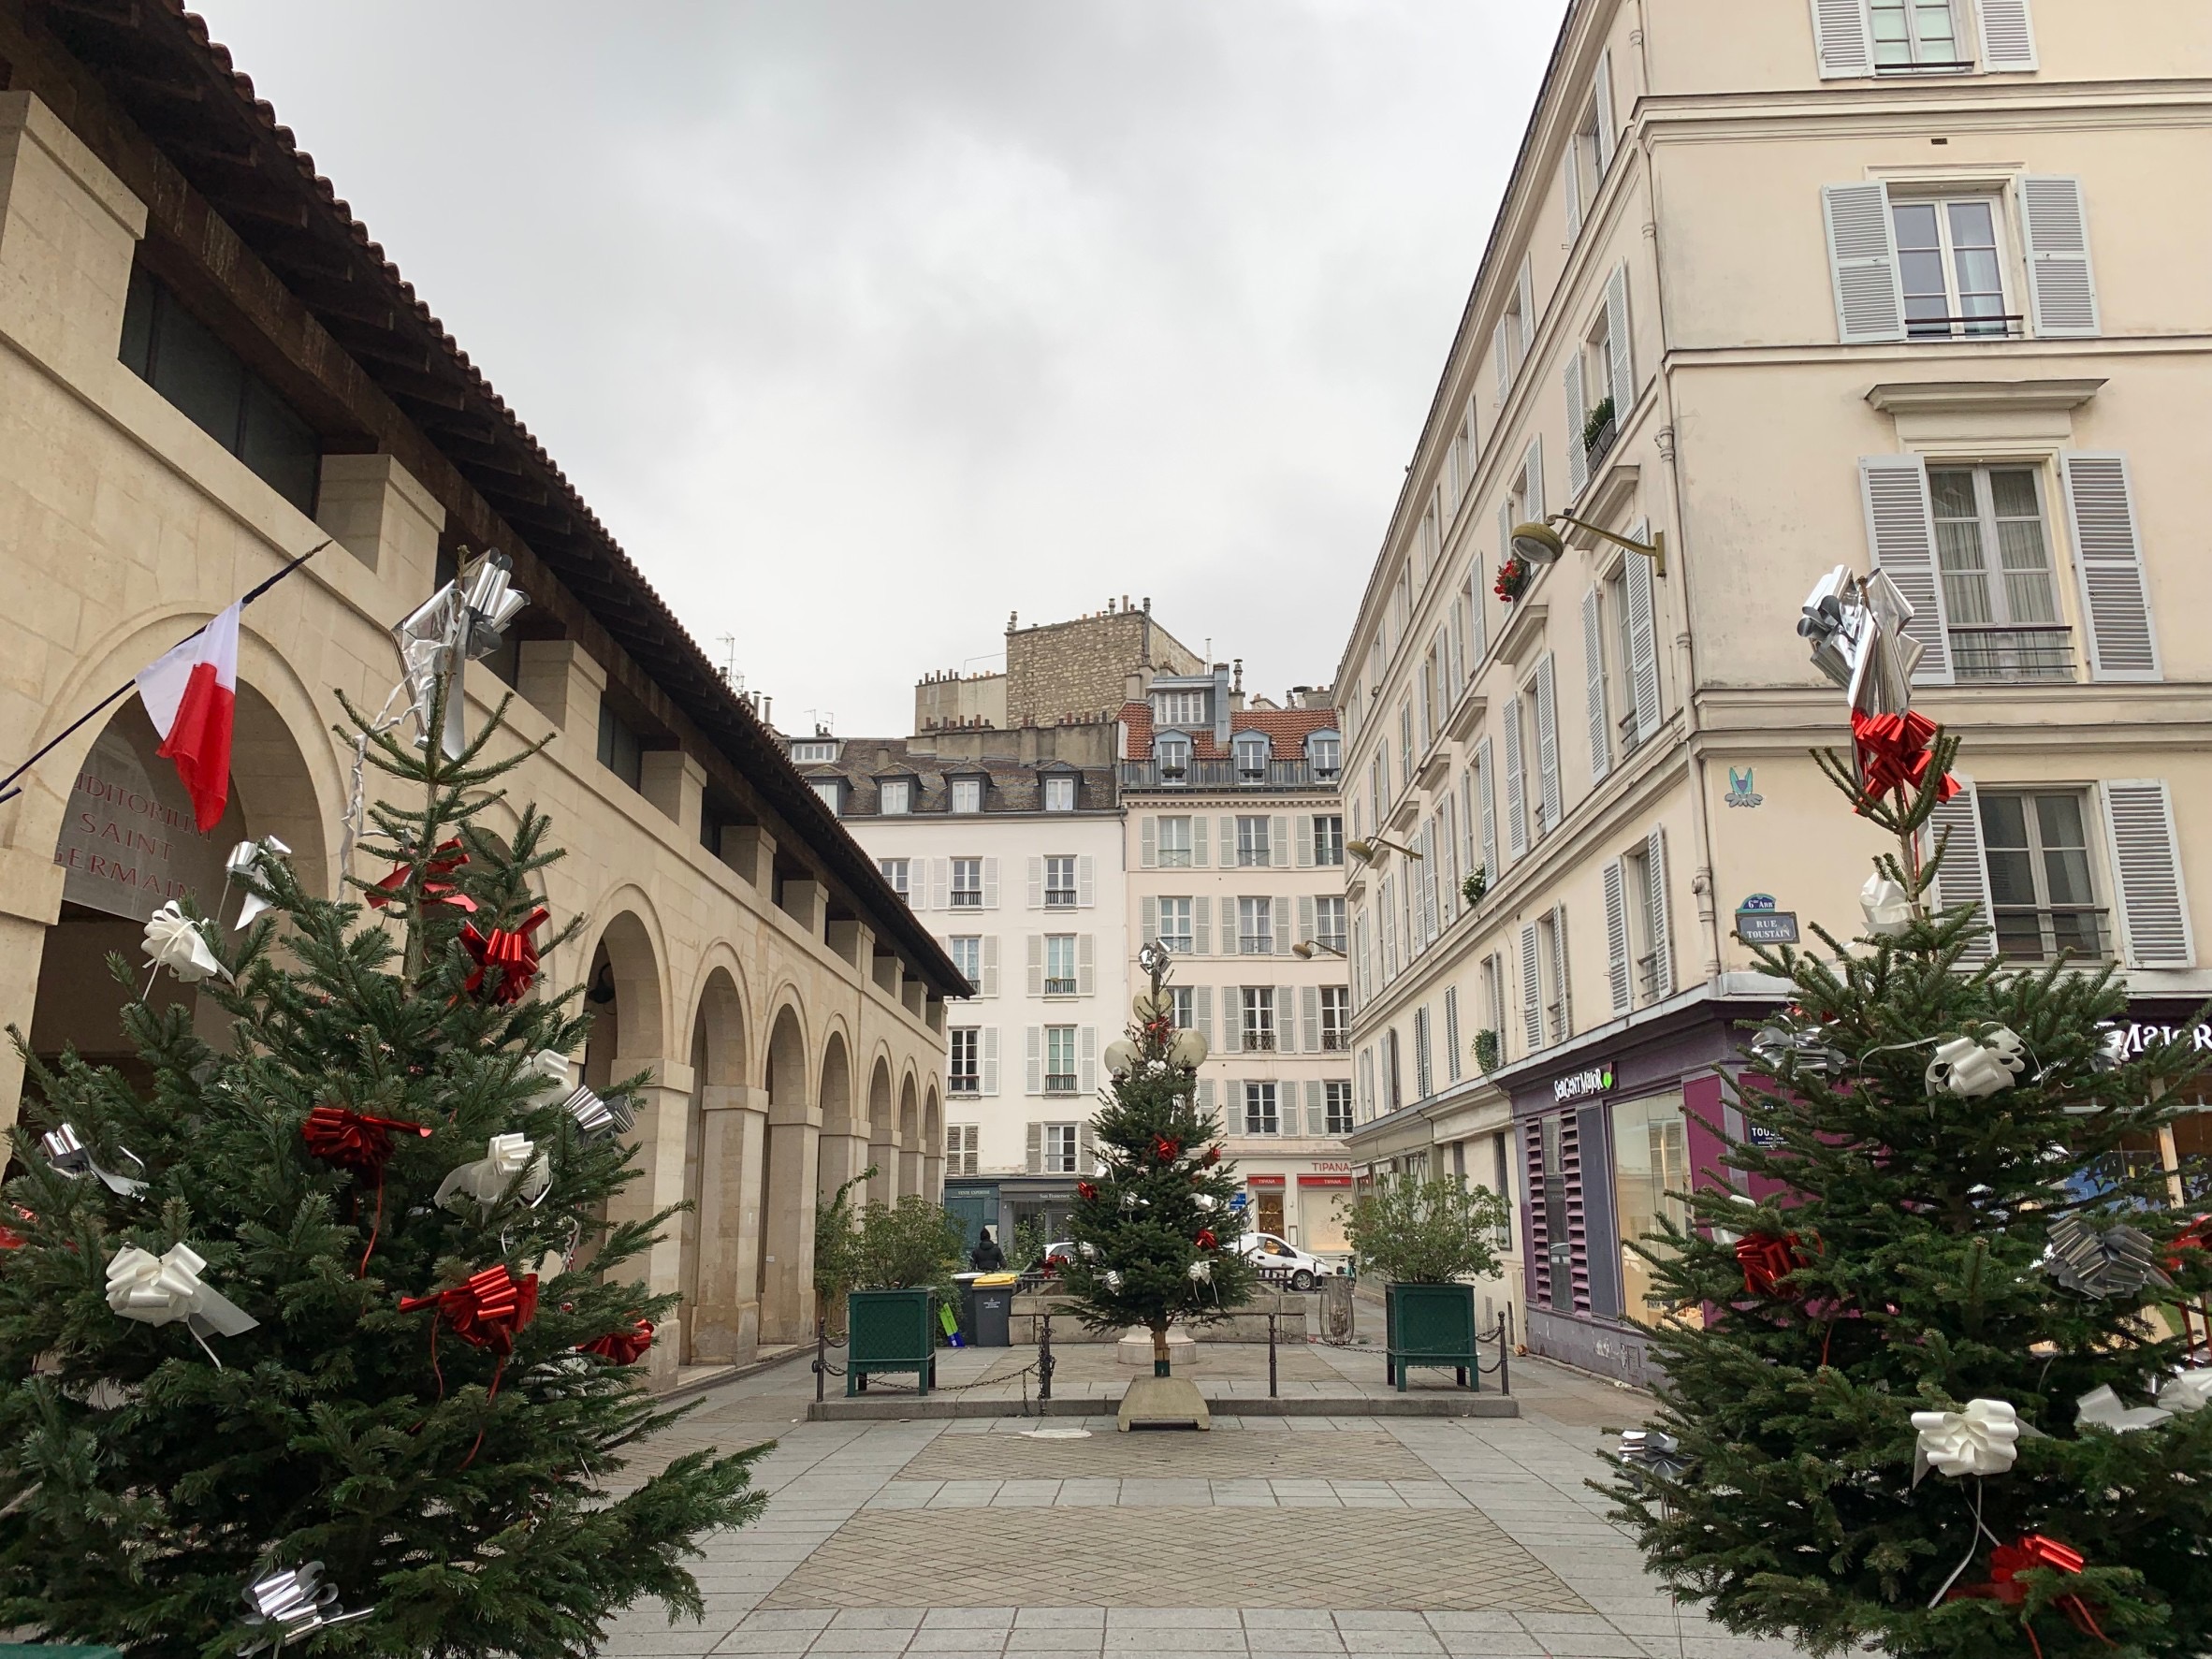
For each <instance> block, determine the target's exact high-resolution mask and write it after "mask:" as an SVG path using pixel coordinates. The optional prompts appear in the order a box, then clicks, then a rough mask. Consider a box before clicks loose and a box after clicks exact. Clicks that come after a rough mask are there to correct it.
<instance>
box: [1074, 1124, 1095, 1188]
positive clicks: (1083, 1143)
mask: <svg viewBox="0 0 2212 1659" xmlns="http://www.w3.org/2000/svg"><path fill="white" fill-rule="evenodd" d="M1075 1167H1076V1169H1077V1170H1079V1171H1082V1172H1083V1173H1084V1174H1085V1175H1088V1174H1090V1173H1091V1172H1092V1171H1095V1170H1097V1169H1098V1167H1099V1153H1098V1147H1097V1143H1096V1142H1094V1141H1093V1140H1092V1138H1091V1120H1090V1119H1089V1118H1087V1117H1086V1118H1084V1120H1083V1121H1082V1122H1081V1123H1079V1124H1077V1125H1076V1126H1075Z"/></svg>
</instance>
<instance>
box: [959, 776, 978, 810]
mask: <svg viewBox="0 0 2212 1659" xmlns="http://www.w3.org/2000/svg"><path fill="white" fill-rule="evenodd" d="M982 809H983V780H982V779H981V778H955V779H953V811H955V812H981V811H982Z"/></svg>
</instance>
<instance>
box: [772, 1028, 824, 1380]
mask: <svg viewBox="0 0 2212 1659" xmlns="http://www.w3.org/2000/svg"><path fill="white" fill-rule="evenodd" d="M767 1083H768V1124H767V1138H766V1139H767V1145H766V1156H765V1157H764V1162H763V1171H764V1176H765V1180H764V1186H763V1190H762V1200H761V1235H760V1266H759V1277H758V1285H759V1289H760V1300H761V1340H762V1341H763V1342H774V1343H793V1342H804V1341H806V1340H807V1339H808V1338H809V1337H810V1336H811V1335H812V1334H813V1319H814V1184H815V1164H816V1150H817V1148H816V1142H817V1140H818V1138H819V1136H820V1133H821V1128H820V1122H821V1120H820V1118H819V1116H818V1114H817V1109H816V1108H815V1106H814V1102H813V1100H812V1099H810V1097H809V1092H808V1087H807V1038H806V1033H805V1032H804V1031H803V1030H802V1029H801V1027H800V1024H799V1014H798V1011H797V1010H796V1008H794V1007H793V1006H791V1005H788V1004H787V1005H786V1006H785V1007H784V1008H783V1010H782V1011H780V1012H779V1013H778V1014H777V1016H776V1023H775V1025H774V1026H772V1027H770V1029H769V1032H768V1069H767Z"/></svg>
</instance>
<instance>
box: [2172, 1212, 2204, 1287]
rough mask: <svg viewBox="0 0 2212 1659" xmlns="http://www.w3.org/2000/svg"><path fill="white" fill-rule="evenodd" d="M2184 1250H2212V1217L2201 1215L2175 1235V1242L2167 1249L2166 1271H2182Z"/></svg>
mask: <svg viewBox="0 0 2212 1659" xmlns="http://www.w3.org/2000/svg"><path fill="white" fill-rule="evenodd" d="M2184 1250H2212V1215H2199V1216H2198V1217H2197V1218H2196V1219H2195V1220H2193V1221H2191V1222H2190V1224H2189V1225H2188V1226H2187V1227H2185V1228H2183V1229H2182V1230H2180V1231H2179V1232H2177V1233H2176V1234H2175V1235H2174V1242H2173V1243H2172V1244H2169V1245H2168V1246H2167V1247H2166V1271H2167V1272H2169V1273H2179V1272H2180V1271H2181V1253H2182V1252H2183V1251H2184Z"/></svg>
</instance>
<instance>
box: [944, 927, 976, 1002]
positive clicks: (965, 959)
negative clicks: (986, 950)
mask: <svg viewBox="0 0 2212 1659" xmlns="http://www.w3.org/2000/svg"><path fill="white" fill-rule="evenodd" d="M945 952H946V954H948V955H950V956H951V957H952V958H953V967H954V968H958V969H959V970H960V977H961V978H962V979H964V980H966V981H967V982H968V983H969V984H971V985H973V986H974V987H975V988H976V990H977V991H979V992H981V991H982V988H983V941H982V939H981V938H980V937H979V936H977V935H975V934H972V933H956V934H954V935H953V937H952V938H951V939H947V940H945Z"/></svg>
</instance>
